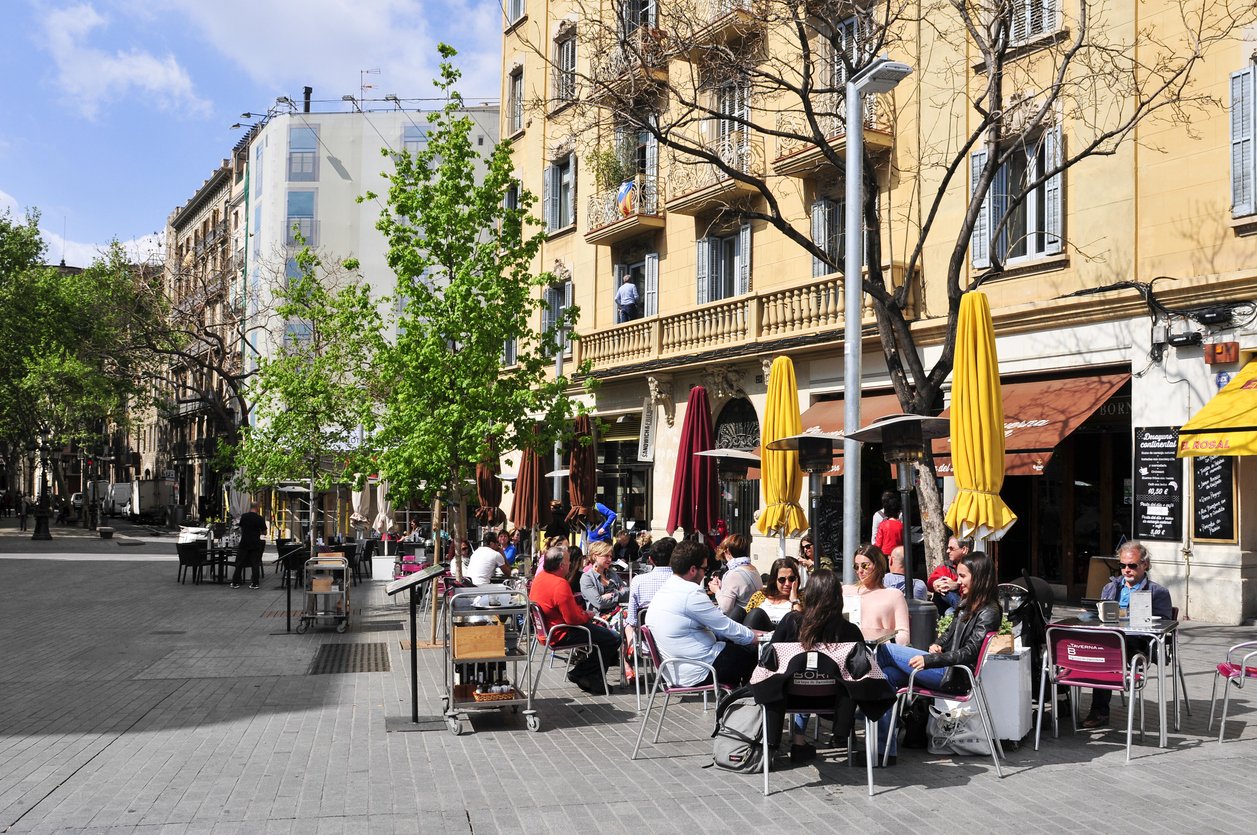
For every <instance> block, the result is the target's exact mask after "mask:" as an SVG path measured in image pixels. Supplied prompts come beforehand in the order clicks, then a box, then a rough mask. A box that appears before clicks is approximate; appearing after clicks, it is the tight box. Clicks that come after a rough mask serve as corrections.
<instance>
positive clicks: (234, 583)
mask: <svg viewBox="0 0 1257 835" xmlns="http://www.w3.org/2000/svg"><path fill="white" fill-rule="evenodd" d="M261 509H262V504H261V503H260V502H254V503H253V504H251V505H249V512H248V513H243V514H241V516H240V547H239V549H238V550H237V551H236V570H235V572H234V573H233V574H232V575H231V587H232V588H233V589H238V588H240V583H241V581H243V580H244V569H245V566H248V567H249V568H250V569H251V570H252V581H251V582H250V583H249V588H251V589H256V588H257V587H258V580H260V579H261V572H262V549H263V548H265V547H266V546H265V544H264V543H263V542H262V536H263V535H264V534H265V533H266V520H265V519H263V518H262V514H261V513H260V512H259V511H261Z"/></svg>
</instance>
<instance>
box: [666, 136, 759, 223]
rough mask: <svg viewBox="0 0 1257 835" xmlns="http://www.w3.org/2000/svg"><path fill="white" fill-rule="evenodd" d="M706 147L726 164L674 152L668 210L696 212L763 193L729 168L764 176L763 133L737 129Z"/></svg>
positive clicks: (670, 167)
mask: <svg viewBox="0 0 1257 835" xmlns="http://www.w3.org/2000/svg"><path fill="white" fill-rule="evenodd" d="M705 147H706V148H707V150H708V151H710V152H711V153H712V154H714V155H715V156H716V157H718V158H719V159H720V161H721V163H723V166H721V165H716V164H715V163H713V162H706V161H699V160H697V159H695V158H694V157H691V156H688V155H685V154H679V153H678V154H673V157H672V164H671V165H670V166H669V168H668V178H669V180H670V186H669V189H668V191H669V194H668V200H667V204H666V205H667V209H668V211H670V212H677V213H678V214H683V215H695V214H698V213H699V212H702V211H704V210H706V209H709V208H713V207H715V206H720V205H727V204H729V203H731V202H734V201H737V200H739V199H741V198H745V197H751V196H755V195H758V194H759V190H758V189H757V188H756V187H755V186H754V185H752V184H750V183H744V182H742V181H740V180H735V179H734V178H733V177H732V176H730V175H729V173H728V170H726V169H731V170H733V171H739V172H741V173H743V174H746V175H747V176H749V177H752V178H755V179H762V178H763V176H764V141H763V138H762V137H759V136H748V135H747V134H746V133H745V132H744V131H735V132H733V133H730V134H728V135H726V136H724V137H722V138H720V139H718V140H715V141H713V142H711V143H705Z"/></svg>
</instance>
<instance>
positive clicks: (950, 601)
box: [925, 536, 973, 615]
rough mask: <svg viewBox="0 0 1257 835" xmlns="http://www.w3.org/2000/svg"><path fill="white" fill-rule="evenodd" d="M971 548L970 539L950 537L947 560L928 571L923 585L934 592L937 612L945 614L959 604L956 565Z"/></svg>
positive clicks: (971, 541) (971, 542)
mask: <svg viewBox="0 0 1257 835" xmlns="http://www.w3.org/2000/svg"><path fill="white" fill-rule="evenodd" d="M972 550H973V540H972V539H958V538H956V537H954V536H953V537H951V538H950V539H948V540H947V560H946V561H945V562H943V563H942V564H941V565H939V567H938V568H936V569H934V570H933V571H932V572H931V573H930V577H929V579H928V580H926V581H925V586H926V588H928V589H929V590H930V591H932V592H934V605H935V606H937V607H938V613H939V614H940V615H945V614H947V613H948V612H949V611H952V610H954V609H956V607H958V606H959V605H960V583H959V582H958V580H957V579H956V566H958V565H960V561H961V560H962V559H964V558H965V557H967V556H968V555H969V552H970V551H972Z"/></svg>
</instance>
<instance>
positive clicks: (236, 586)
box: [231, 583, 240, 589]
mask: <svg viewBox="0 0 1257 835" xmlns="http://www.w3.org/2000/svg"><path fill="white" fill-rule="evenodd" d="M231 587H232V588H233V589H238V588H240V584H239V583H232V584H231Z"/></svg>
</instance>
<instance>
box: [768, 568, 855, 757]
mask: <svg viewBox="0 0 1257 835" xmlns="http://www.w3.org/2000/svg"><path fill="white" fill-rule="evenodd" d="M839 589H840V583H839V581H838V577H837V576H836V575H835V574H834V572H832V571H828V570H826V569H821V570H818V571H816V572H814V573H813V574H812V577H811V579H810V580H809V581H808V584H807V588H806V589H805V590H804V592H803V599H802V601H801V604H800V606H801V609H800V608H796V609H794V610H793V611H791V612H789V613H787V614H786V615H785V617H783V618H782V619H781V622H780V623H779V624H777V629H776V630H775V631H774V632H773V638H772V642H773V643H774V644H781V643H793V642H798V643H800V644H802V645H803V648H804V649H806V650H810V649H812V647H814V646H815V645H816V644H835V643H836V644H841V643H848V642H853V641H860V640H863V638H864V636H863V635H862V634H861V633H860V628H859V627H857V626H856V625H855V624H853V623H851V622H849V621H848V620H847V619H846V618H845V617H843V614H842V599H841V597H840V596H839V594H838V592H839ZM815 707H817V708H821V707H824V708H826V709H828V708H830V707H832V705H830V704H825V705H815ZM781 724H782V713H781V711H774V710H773V709H772V708H771V707H769V708H768V739H767V742H768V746H769V748H776V747H777V746H778V744H779V743H780V741H781ZM806 728H807V715H806V714H796V715H795V716H794V720H793V729H794V737H793V739H792V741H791V745H790V759H791V761H792V762H796V763H801V762H807V761H808V760H811V759H812V758H814V757H815V756H816V748H815V747H814V746H812V745H810V744H808V741H807V737H806V736H805V735H804V731H805V730H806Z"/></svg>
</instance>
